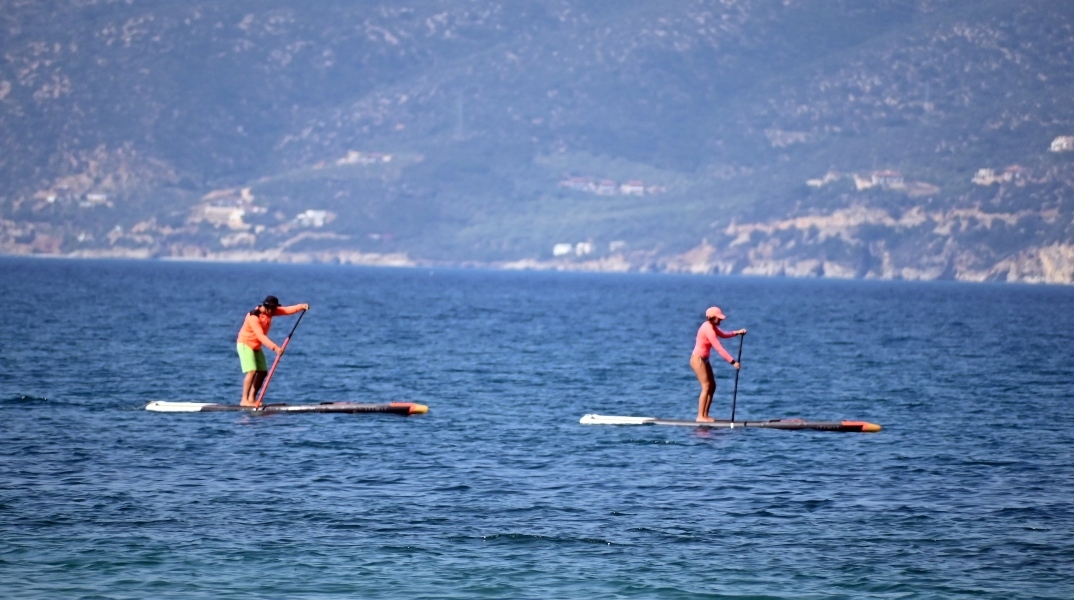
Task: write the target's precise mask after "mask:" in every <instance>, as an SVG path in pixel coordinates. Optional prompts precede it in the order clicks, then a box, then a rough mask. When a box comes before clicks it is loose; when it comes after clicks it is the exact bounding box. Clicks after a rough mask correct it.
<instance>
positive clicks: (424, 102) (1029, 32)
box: [0, 0, 1074, 283]
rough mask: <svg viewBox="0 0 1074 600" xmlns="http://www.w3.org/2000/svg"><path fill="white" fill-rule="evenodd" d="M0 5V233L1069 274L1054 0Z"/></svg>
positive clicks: (238, 255) (106, 243) (364, 252)
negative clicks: (1021, 0) (1, 32)
mask: <svg viewBox="0 0 1074 600" xmlns="http://www.w3.org/2000/svg"><path fill="white" fill-rule="evenodd" d="M6 9H7V10H5V11H3V13H2V14H0V27H2V28H3V30H4V31H5V35H4V36H3V38H0V46H2V49H3V63H2V67H0V145H2V148H3V152H2V153H0V177H2V180H3V181H4V182H5V184H4V188H3V189H0V252H4V253H9V254H27V253H43V254H58V255H71V256H131V257H147V258H148V257H185V258H201V259H224V260H281V261H337V262H356V263H375V264H398V265H404V264H415V263H423V264H424V263H429V264H483V265H498V266H502V267H507V268H556V269H590V270H657V271H678V272H693V273H747V274H762V275H788V276H824V277H859V278H904V279H938V278H946V279H960V280H1009V281H1033V282H1038V281H1039V282H1055V283H1070V282H1072V281H1074V200H1072V192H1074V151H1068V150H1066V149H1065V148H1066V147H1067V142H1068V141H1069V143H1070V145H1071V146H1074V138H1070V139H1069V140H1067V138H1066V137H1064V136H1074V103H1071V102H1070V101H1069V99H1070V98H1071V97H1074V68H1072V67H1074V43H1072V42H1074V13H1072V12H1071V11H1070V10H1069V6H1068V3H1066V2H1063V1H1059V0H1055V1H1042V2H1036V3H1018V2H1013V1H995V0H986V1H983V2H966V1H956V0H877V1H875V2H870V3H861V2H856V1H852V0H815V1H777V0H722V1H719V2H716V1H707V2H702V1H692V2H682V3H675V4H672V5H670V6H665V5H663V4H662V3H660V4H658V3H651V2H644V1H640V0H637V1H633V0H631V1H624V2H617V3H614V5H604V4H599V3H592V2H582V1H577V0H529V1H524V2H506V1H492V0H475V1H473V2H466V3H460V2H448V1H443V0H413V1H409V2H377V1H371V2H362V3H354V2H343V1H337V0H326V1H325V2H319V3H316V4H315V5H313V6H312V7H307V6H304V5H300V4H297V3H294V2H284V1H280V0H276V1H257V2H255V1H253V0H236V1H235V2H229V3H223V4H221V3H208V2H197V1H195V2H187V3H173V2H164V1H162V0H144V1H131V2H127V1H119V0H66V1H59V2H49V3H38V2H22V1H14V2H8V3H7V6H6ZM1053 142H1054V143H1053ZM1053 146H1054V148H1053ZM1053 150H1055V151H1053Z"/></svg>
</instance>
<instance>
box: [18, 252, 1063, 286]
mask: <svg viewBox="0 0 1074 600" xmlns="http://www.w3.org/2000/svg"><path fill="white" fill-rule="evenodd" d="M0 258H30V259H44V260H85V261H94V260H121V261H139V262H152V261H160V262H169V263H202V264H209V263H219V264H234V265H240V264H281V265H329V266H331V265H340V266H359V267H382V268H399V269H428V268H441V269H444V268H447V269H475V270H481V269H483V270H490V271H505V272H511V271H514V272H521V271H535V272H561V273H608V274H626V273H633V274H656V275H663V274H666V275H694V276H706V275H708V276H720V275H725V276H735V277H751V278H752V277H756V278H763V279H802V280H809V279H816V280H827V281H905V282H918V281H921V282H939V281H946V282H952V283H997V284H1014V285H1018V284H1021V285H1034V286H1037V285H1048V286H1070V285H1072V284H1074V282H1064V281H1041V280H1035V279H1016V280H1010V279H1006V280H1004V279H989V280H981V279H958V278H950V277H932V278H930V277H914V278H906V277H875V276H874V277H843V276H825V275H800V274H796V273H757V272H722V271H718V270H707V271H706V270H699V269H696V268H682V266H681V265H675V264H670V265H669V264H667V263H666V262H660V261H646V262H645V263H644V264H640V265H639V264H634V263H631V262H629V261H627V260H626V259H624V258H623V257H621V256H613V257H609V258H604V259H593V260H587V261H563V260H558V261H557V260H539V259H522V260H514V261H491V262H486V261H473V260H465V261H442V260H430V259H412V258H410V257H409V256H408V255H406V254H405V253H395V254H376V253H360V252H353V251H339V252H295V253H284V252H275V251H266V252H235V253H231V252H228V253H215V254H208V255H201V256H160V255H151V254H149V253H128V252H102V253H99V254H98V253H92V252H86V251H80V252H72V253H68V254H52V253H42V252H37V253H26V254H21V253H20V254H11V253H0ZM687 267H688V266H687Z"/></svg>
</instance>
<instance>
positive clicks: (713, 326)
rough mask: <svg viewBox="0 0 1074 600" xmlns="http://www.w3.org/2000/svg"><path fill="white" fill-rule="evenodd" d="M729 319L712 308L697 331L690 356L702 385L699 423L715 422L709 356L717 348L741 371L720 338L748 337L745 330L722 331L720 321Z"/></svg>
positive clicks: (724, 357) (698, 404)
mask: <svg viewBox="0 0 1074 600" xmlns="http://www.w3.org/2000/svg"><path fill="white" fill-rule="evenodd" d="M726 318H727V317H726V316H725V315H724V314H723V311H722V310H720V308H719V307H717V306H712V307H710V308H709V309H708V310H706V311H705V322H704V323H702V324H701V328H700V329H698V330H697V342H696V343H695V344H694V352H693V354H692V355H691V356H690V368H692V369H693V370H694V374H695V375H697V381H698V382H699V383H700V384H701V396H700V397H698V399H697V421H698V422H706V423H707V422H711V421H715V420H716V419H713V418H712V417H710V416H709V407H710V406H712V396H713V395H715V394H716V376H715V375H714V374H713V373H712V365H711V364H709V354H710V353H711V351H712V349H713V348H715V349H716V352H717V353H718V354H719V355H720V356H721V357H722V358H723V359H724V360H725V361H727V363H728V364H730V365H731V366H732V367H734V368H735V369H740V368H741V367H742V364H741V363H739V362H738V361H736V360H735V359H734V358H733V357H732V356H731V355H730V354H728V353H727V350H724V349H723V345H722V344H720V338H724V339H727V338H733V337H735V336H736V335H746V330H745V329H738V330H736V331H732V332H731V333H728V332H726V331H724V330H722V329H720V321H723V320H724V319H726Z"/></svg>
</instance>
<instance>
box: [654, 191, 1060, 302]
mask: <svg viewBox="0 0 1074 600" xmlns="http://www.w3.org/2000/svg"><path fill="white" fill-rule="evenodd" d="M1041 223H1043V224H1047V225H1049V226H1053V227H1057V228H1059V229H1061V230H1067V229H1070V228H1071V227H1074V221H1072V220H1071V218H1070V216H1069V215H1065V216H1063V215H1061V214H1060V213H1059V211H1057V210H1054V209H1053V210H1047V211H1020V212H1017V213H1007V212H990V211H986V210H982V209H979V208H968V209H951V210H946V211H936V212H929V211H927V210H925V209H923V208H922V207H914V208H911V209H909V210H907V211H905V212H903V213H898V214H894V215H893V214H891V213H890V212H888V211H886V210H882V209H878V208H870V207H866V206H855V207H850V208H847V209H843V210H838V211H835V212H833V213H831V214H827V215H811V216H802V217H795V218H791V219H782V220H778V221H771V222H766V223H738V224H731V225H729V226H728V227H727V228H726V229H725V230H724V232H723V233H724V237H723V238H722V240H721V242H720V243H718V244H714V243H710V242H709V241H708V240H705V241H703V242H702V243H701V244H699V245H698V246H697V247H696V248H694V249H692V250H690V251H689V252H686V253H683V254H680V255H677V256H673V257H670V258H668V259H667V260H665V261H664V262H663V267H664V269H665V270H667V271H671V272H679V273H723V274H733V273H735V274H744V275H764V276H786V277H831V278H838V279H851V278H857V279H906V280H935V279H953V280H958V281H1009V282H1021V283H1053V284H1070V283H1074V262H1072V257H1074V255H1072V254H1071V252H1072V249H1074V245H1072V244H1069V243H1059V242H1053V243H1050V244H1047V245H1034V244H1033V240H1032V238H1033V237H1039V236H1034V235H1032V234H1029V235H1027V234H1026V232H1027V231H1030V230H1032V231H1036V229H1037V226H1038V225H1039V224H1041ZM1031 227H1032V229H1030V228H1031ZM993 236H995V237H1000V238H1005V239H1004V242H1006V243H1007V244H1014V245H1019V246H1025V245H1028V247H1026V248H1025V249H1023V250H1020V251H1018V252H1015V253H1011V254H1008V255H1006V256H1004V255H1003V254H1001V253H999V252H996V251H995V249H993V248H990V247H988V246H984V245H982V244H981V243H980V240H981V239H988V238H989V237H993ZM1027 237H1028V238H1029V239H1028V240H1027V239H1025V238H1027Z"/></svg>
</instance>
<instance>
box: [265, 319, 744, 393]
mask: <svg viewBox="0 0 1074 600" xmlns="http://www.w3.org/2000/svg"><path fill="white" fill-rule="evenodd" d="M304 316H306V311H302V312H300V313H299V314H298V320H297V321H295V326H294V327H292V328H291V333H288V334H287V339H285V340H284V341H283V345H282V346H280V351H281V352H280V353H279V354H277V355H276V360H274V361H272V368H271V369H269V372H268V376H267V377H265V384H264V385H262V386H261V393H260V394H258V395H257V404H255V405H254V408H261V400H263V399H264V398H265V392H267V391H268V384H269V382H270V381H272V374H273V373H275V372H276V366H277V365H279V364H280V359H281V358H283V351H284V350H287V344H288V343H289V342H290V341H291V336H292V335H294V334H295V330H296V329H298V324H299V323H301V322H302V317H304ZM740 351H741V349H740Z"/></svg>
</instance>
